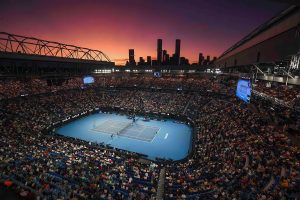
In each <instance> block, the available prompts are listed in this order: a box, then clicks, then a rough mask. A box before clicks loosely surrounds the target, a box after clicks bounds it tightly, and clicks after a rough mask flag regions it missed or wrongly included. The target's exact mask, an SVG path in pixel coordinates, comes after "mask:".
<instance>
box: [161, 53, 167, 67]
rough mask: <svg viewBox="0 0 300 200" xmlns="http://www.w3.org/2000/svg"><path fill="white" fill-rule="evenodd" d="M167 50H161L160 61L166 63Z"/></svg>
mask: <svg viewBox="0 0 300 200" xmlns="http://www.w3.org/2000/svg"><path fill="white" fill-rule="evenodd" d="M166 56H167V50H163V56H162V63H163V64H166Z"/></svg>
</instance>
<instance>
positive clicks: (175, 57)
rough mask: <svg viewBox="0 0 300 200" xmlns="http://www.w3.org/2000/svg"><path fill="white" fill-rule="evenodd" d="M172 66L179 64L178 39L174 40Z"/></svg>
mask: <svg viewBox="0 0 300 200" xmlns="http://www.w3.org/2000/svg"><path fill="white" fill-rule="evenodd" d="M173 61H174V65H179V64H180V39H176V42H175V54H174V58H173Z"/></svg>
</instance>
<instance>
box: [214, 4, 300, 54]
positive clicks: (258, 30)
mask: <svg viewBox="0 0 300 200" xmlns="http://www.w3.org/2000/svg"><path fill="white" fill-rule="evenodd" d="M298 8H299V7H298V6H295V5H293V6H290V7H288V8H287V9H285V10H283V11H281V12H280V13H279V14H278V15H276V16H275V17H273V18H271V19H270V20H268V21H267V22H265V23H263V24H262V25H260V26H259V27H257V28H256V29H254V30H253V31H252V32H251V33H249V34H248V35H246V36H245V37H244V38H242V39H241V40H240V41H239V42H237V43H236V44H234V45H233V46H232V47H230V48H229V49H227V50H226V51H225V52H224V53H222V54H221V56H220V57H219V58H218V59H220V58H222V57H224V56H225V55H226V54H228V53H229V52H231V51H233V50H235V49H237V48H238V47H240V46H242V45H243V44H245V43H246V42H248V41H249V40H251V39H253V38H254V37H255V36H257V35H259V34H260V33H262V32H264V31H266V30H267V29H268V28H270V27H271V26H273V25H275V24H276V23H277V22H279V21H281V20H282V19H284V18H285V17H287V16H288V15H290V14H292V13H293V12H294V11H295V10H297V9H298Z"/></svg>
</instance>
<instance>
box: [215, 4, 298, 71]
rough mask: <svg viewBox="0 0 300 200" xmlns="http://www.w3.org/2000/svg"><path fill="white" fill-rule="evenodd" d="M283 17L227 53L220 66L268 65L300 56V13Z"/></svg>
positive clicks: (222, 57) (296, 9)
mask: <svg viewBox="0 0 300 200" xmlns="http://www.w3.org/2000/svg"><path fill="white" fill-rule="evenodd" d="M280 15H281V16H278V17H277V19H276V17H275V18H273V19H271V20H270V21H271V22H266V23H265V24H263V25H261V26H260V27H258V28H257V29H256V30H254V31H253V32H252V33H250V34H249V35H248V36H246V37H245V38H244V39H242V40H241V41H239V42H238V43H237V44H235V45H234V46H232V47H231V48H229V50H227V51H225V52H224V53H223V54H222V55H221V56H220V57H219V58H218V60H217V61H216V66H217V67H221V68H222V67H233V66H241V65H249V64H253V63H268V62H274V61H280V60H284V59H289V58H290V56H291V55H294V54H297V53H298V52H299V51H300V9H299V8H298V7H293V8H292V9H291V8H290V9H289V10H288V11H283V12H282V13H281V14H280ZM272 20H273V21H272Z"/></svg>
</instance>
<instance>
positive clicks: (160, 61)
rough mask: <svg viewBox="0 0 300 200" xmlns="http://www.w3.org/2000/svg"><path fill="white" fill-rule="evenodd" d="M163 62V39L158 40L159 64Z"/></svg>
mask: <svg viewBox="0 0 300 200" xmlns="http://www.w3.org/2000/svg"><path fill="white" fill-rule="evenodd" d="M161 63H162V39H158V40H157V64H158V65H160V64H161Z"/></svg>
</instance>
